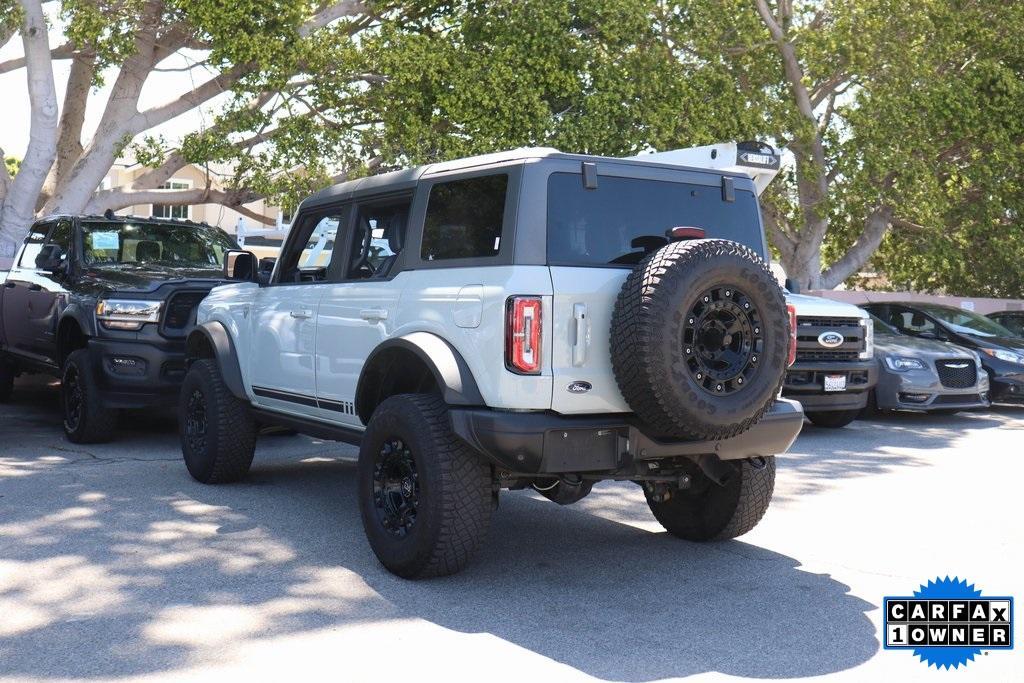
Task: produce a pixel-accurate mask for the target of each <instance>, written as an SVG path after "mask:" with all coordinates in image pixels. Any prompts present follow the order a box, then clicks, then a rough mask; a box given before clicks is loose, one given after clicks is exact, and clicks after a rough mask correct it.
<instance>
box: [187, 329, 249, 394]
mask: <svg viewBox="0 0 1024 683" xmlns="http://www.w3.org/2000/svg"><path fill="white" fill-rule="evenodd" d="M204 344H206V345H209V347H210V348H212V349H213V357H214V360H216V361H217V367H219V368H220V374H221V377H223V378H224V384H226V385H227V387H228V390H229V391H230V392H231V393H232V394H234V395H235V396H236V397H238V398H240V399H242V400H243V401H246V402H248V401H249V397H248V395H246V393H245V384H243V383H242V367H241V364H240V363H239V362H238V354H237V353H236V352H235V343H234V342H233V341H232V340H231V334H230V333H229V332H228V330H227V328H226V327H224V324H223V323H221V322H218V321H216V320H211V321H209V322H205V323H203V324H202V325H197V326H196V327H195V329H193V330H192V331H191V332H189V334H188V338H187V339H186V340H185V358H186V362H187V363H188V364H189V365H191V364H192V361H194V360H197V359H199V358H201V357H202V356H201V355H200V353H199V349H200V348H201V347H202V346H203V345H204Z"/></svg>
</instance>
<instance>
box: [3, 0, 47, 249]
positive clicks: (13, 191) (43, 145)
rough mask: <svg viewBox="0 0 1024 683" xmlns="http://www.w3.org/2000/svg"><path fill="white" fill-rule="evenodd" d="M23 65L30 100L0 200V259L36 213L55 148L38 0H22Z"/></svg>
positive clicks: (43, 26)
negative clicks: (23, 140)
mask: <svg viewBox="0 0 1024 683" xmlns="http://www.w3.org/2000/svg"><path fill="white" fill-rule="evenodd" d="M21 6H22V8H23V10H24V23H23V25H22V29H21V36H22V43H23V45H24V48H25V71H26V76H27V79H28V95H29V102H30V103H31V106H32V115H31V119H30V121H31V123H30V126H29V143H28V149H27V150H26V152H25V158H24V160H23V161H22V162H21V166H20V167H19V169H18V173H17V175H15V176H14V180H13V181H11V184H10V186H9V188H8V192H7V196H6V197H4V200H3V205H2V206H0V259H11V258H13V257H14V253H15V251H16V250H17V248H18V245H19V244H20V243H21V241H22V239H23V238H24V236H25V234H26V233H27V232H28V229H29V227H30V226H31V225H32V221H33V219H34V217H35V204H36V197H38V196H39V191H40V190H41V189H42V188H43V183H44V182H45V180H46V174H47V173H48V172H49V170H50V166H51V165H52V164H53V159H54V157H55V156H56V150H57V93H56V90H55V89H54V86H53V64H52V62H51V61H50V43H49V36H48V34H47V26H46V19H45V18H44V16H43V8H42V5H41V4H40V1H39V0H21Z"/></svg>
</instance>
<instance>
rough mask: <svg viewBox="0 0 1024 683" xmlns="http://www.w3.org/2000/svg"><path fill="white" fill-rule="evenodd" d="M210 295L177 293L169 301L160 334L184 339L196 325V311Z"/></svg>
mask: <svg viewBox="0 0 1024 683" xmlns="http://www.w3.org/2000/svg"><path fill="white" fill-rule="evenodd" d="M207 294H209V292H207V291H201V292H194V291H193V292H175V293H174V294H172V295H171V296H170V298H169V299H167V304H166V305H165V306H164V317H163V320H162V321H161V323H160V334H162V335H164V336H165V337H184V336H185V335H187V334H188V333H189V332H191V331H192V328H193V327H195V324H196V309H198V308H199V303H200V302H201V301H202V300H203V299H205V298H206V295H207Z"/></svg>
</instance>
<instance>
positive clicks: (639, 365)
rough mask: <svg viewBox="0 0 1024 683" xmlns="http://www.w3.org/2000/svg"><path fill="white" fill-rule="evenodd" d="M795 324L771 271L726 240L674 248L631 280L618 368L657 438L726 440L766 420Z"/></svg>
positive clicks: (614, 334)
mask: <svg viewBox="0 0 1024 683" xmlns="http://www.w3.org/2000/svg"><path fill="white" fill-rule="evenodd" d="M788 352H789V316H788V314H787V312H786V302H785V298H784V297H783V294H782V290H781V288H780V287H779V285H778V283H777V282H776V281H775V278H774V277H773V276H772V274H771V271H769V270H768V266H767V265H766V264H765V262H764V261H763V260H762V259H761V258H760V257H759V256H758V255H757V254H755V253H754V252H753V251H751V250H750V249H748V248H747V247H745V246H743V245H741V244H738V243H736V242H731V241H729V240H718V239H709V240H690V241H686V242H673V243H671V244H668V245H666V246H664V247H662V248H661V249H659V250H658V251H656V252H654V253H653V254H651V255H649V256H647V257H646V258H645V259H644V260H643V261H641V262H640V264H639V265H638V266H637V268H636V269H635V270H634V271H633V272H632V273H631V274H630V275H629V277H628V278H626V282H625V284H624V285H623V286H622V290H621V291H620V292H619V296H618V299H617V300H616V302H615V310H614V313H613V317H612V324H611V355H612V368H613V370H614V372H615V379H616V381H617V382H618V385H619V389H620V390H621V391H622V395H623V397H624V398H625V399H626V402H627V403H628V404H629V406H630V408H632V409H633V411H634V412H635V413H636V414H637V416H638V417H639V418H640V419H641V420H643V421H644V422H645V423H647V424H648V425H650V426H651V427H652V428H653V429H654V431H656V432H657V433H658V434H661V435H665V436H677V437H686V438H698V439H723V438H728V437H731V436H735V435H737V434H740V433H741V432H744V431H746V430H747V429H749V428H750V427H751V426H753V425H754V424H755V423H756V422H757V421H758V420H760V419H761V416H763V415H764V414H765V413H766V412H767V411H768V410H769V408H771V405H772V403H773V402H774V400H775V397H776V395H777V394H778V392H779V388H780V387H781V386H782V379H783V375H784V373H785V370H786V357H787V355H788Z"/></svg>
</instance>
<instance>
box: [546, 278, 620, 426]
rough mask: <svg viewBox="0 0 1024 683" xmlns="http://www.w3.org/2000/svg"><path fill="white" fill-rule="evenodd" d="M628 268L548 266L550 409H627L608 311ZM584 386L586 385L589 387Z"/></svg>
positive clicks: (564, 410)
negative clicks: (614, 367) (615, 362)
mask: <svg viewBox="0 0 1024 683" xmlns="http://www.w3.org/2000/svg"><path fill="white" fill-rule="evenodd" d="M629 273H630V270H629V269H628V268H601V267H589V268H587V267H583V268H581V267H572V266H551V284H552V288H553V290H554V296H553V297H552V306H551V308H552V335H551V345H552V348H551V353H550V358H551V373H552V375H553V379H554V382H553V388H552V395H551V409H552V410H554V411H556V412H559V413H594V412H605V413H610V412H629V406H627V405H626V402H625V400H623V398H622V394H621V393H620V392H619V387H618V385H617V384H616V383H615V375H614V374H613V373H612V360H611V350H610V347H609V333H610V330H611V320H612V310H613V309H614V307H615V299H616V297H618V295H619V290H620V289H621V288H622V283H623V282H624V281H625V280H626V276H627V275H629ZM588 385H589V388H588Z"/></svg>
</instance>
